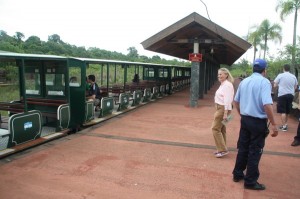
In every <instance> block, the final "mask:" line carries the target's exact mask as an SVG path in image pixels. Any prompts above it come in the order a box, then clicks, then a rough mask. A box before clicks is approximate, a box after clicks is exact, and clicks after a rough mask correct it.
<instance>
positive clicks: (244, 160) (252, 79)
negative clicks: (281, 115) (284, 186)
mask: <svg viewBox="0 0 300 199" xmlns="http://www.w3.org/2000/svg"><path fill="white" fill-rule="evenodd" d="M266 69H267V62H266V61H265V60H263V59H256V60H255V61H254V63H253V74H252V75H251V76H249V77H247V78H245V79H244V80H243V81H242V82H241V83H240V85H239V87H238V89H237V92H236V96H235V98H234V103H235V105H236V108H237V111H238V113H239V115H240V116H241V126H240V133H239V138H238V142H237V148H238V153H237V157H236V162H235V167H234V169H233V172H232V174H233V181H234V182H239V181H240V180H243V179H244V187H245V189H252V190H264V189H265V188H266V187H265V185H263V184H260V183H258V182H257V180H258V178H259V175H260V173H259V169H258V165H259V162H260V158H261V155H262V153H263V148H264V146H265V139H266V137H267V135H268V134H269V128H268V124H267V123H268V119H269V124H271V129H272V133H271V136H272V137H276V136H277V135H278V129H277V126H276V122H275V120H274V114H273V100H272V97H271V90H272V85H271V83H270V81H269V80H268V79H267V78H265V76H266ZM246 169H247V171H246V173H245V174H244V171H245V170H246Z"/></svg>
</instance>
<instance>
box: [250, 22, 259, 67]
mask: <svg viewBox="0 0 300 199" xmlns="http://www.w3.org/2000/svg"><path fill="white" fill-rule="evenodd" d="M252 29H256V30H254V31H251V32H250V33H249V36H248V41H249V42H250V43H251V44H252V45H253V47H254V53H253V61H254V60H255V58H256V52H257V46H259V45H260V44H261V35H260V32H258V30H257V26H253V27H252Z"/></svg>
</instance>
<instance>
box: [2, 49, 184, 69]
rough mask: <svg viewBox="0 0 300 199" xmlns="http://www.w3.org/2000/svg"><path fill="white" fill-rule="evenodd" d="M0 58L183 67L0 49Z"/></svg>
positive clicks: (7, 59) (8, 59)
mask: <svg viewBox="0 0 300 199" xmlns="http://www.w3.org/2000/svg"><path fill="white" fill-rule="evenodd" d="M0 59H2V60H6V61H14V60H16V59H31V60H67V59H75V60H79V61H84V62H86V63H90V64H101V63H103V64H104V63H110V64H128V65H139V66H169V67H183V68H186V67H184V66H176V65H166V64H155V63H143V62H130V61H121V60H109V59H94V58H82V57H63V56H57V55H42V54H25V53H15V52H8V51H0Z"/></svg>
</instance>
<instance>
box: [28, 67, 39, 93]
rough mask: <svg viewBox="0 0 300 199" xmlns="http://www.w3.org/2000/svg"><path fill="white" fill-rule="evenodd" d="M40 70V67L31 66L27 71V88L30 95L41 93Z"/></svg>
mask: <svg viewBox="0 0 300 199" xmlns="http://www.w3.org/2000/svg"><path fill="white" fill-rule="evenodd" d="M40 81H41V80H40V71H39V69H38V68H33V67H29V68H26V72H25V90H26V94H29V95H40V94H41V85H40Z"/></svg>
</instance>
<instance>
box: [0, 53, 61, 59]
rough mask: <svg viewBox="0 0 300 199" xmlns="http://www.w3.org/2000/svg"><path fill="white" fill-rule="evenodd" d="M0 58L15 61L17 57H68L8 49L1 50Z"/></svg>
mask: <svg viewBox="0 0 300 199" xmlns="http://www.w3.org/2000/svg"><path fill="white" fill-rule="evenodd" d="M0 59H4V60H7V61H14V60H16V59H31V60H32V59H34V60H67V58H66V57H62V56H57V55H41V54H25V53H15V52H8V51H0Z"/></svg>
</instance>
